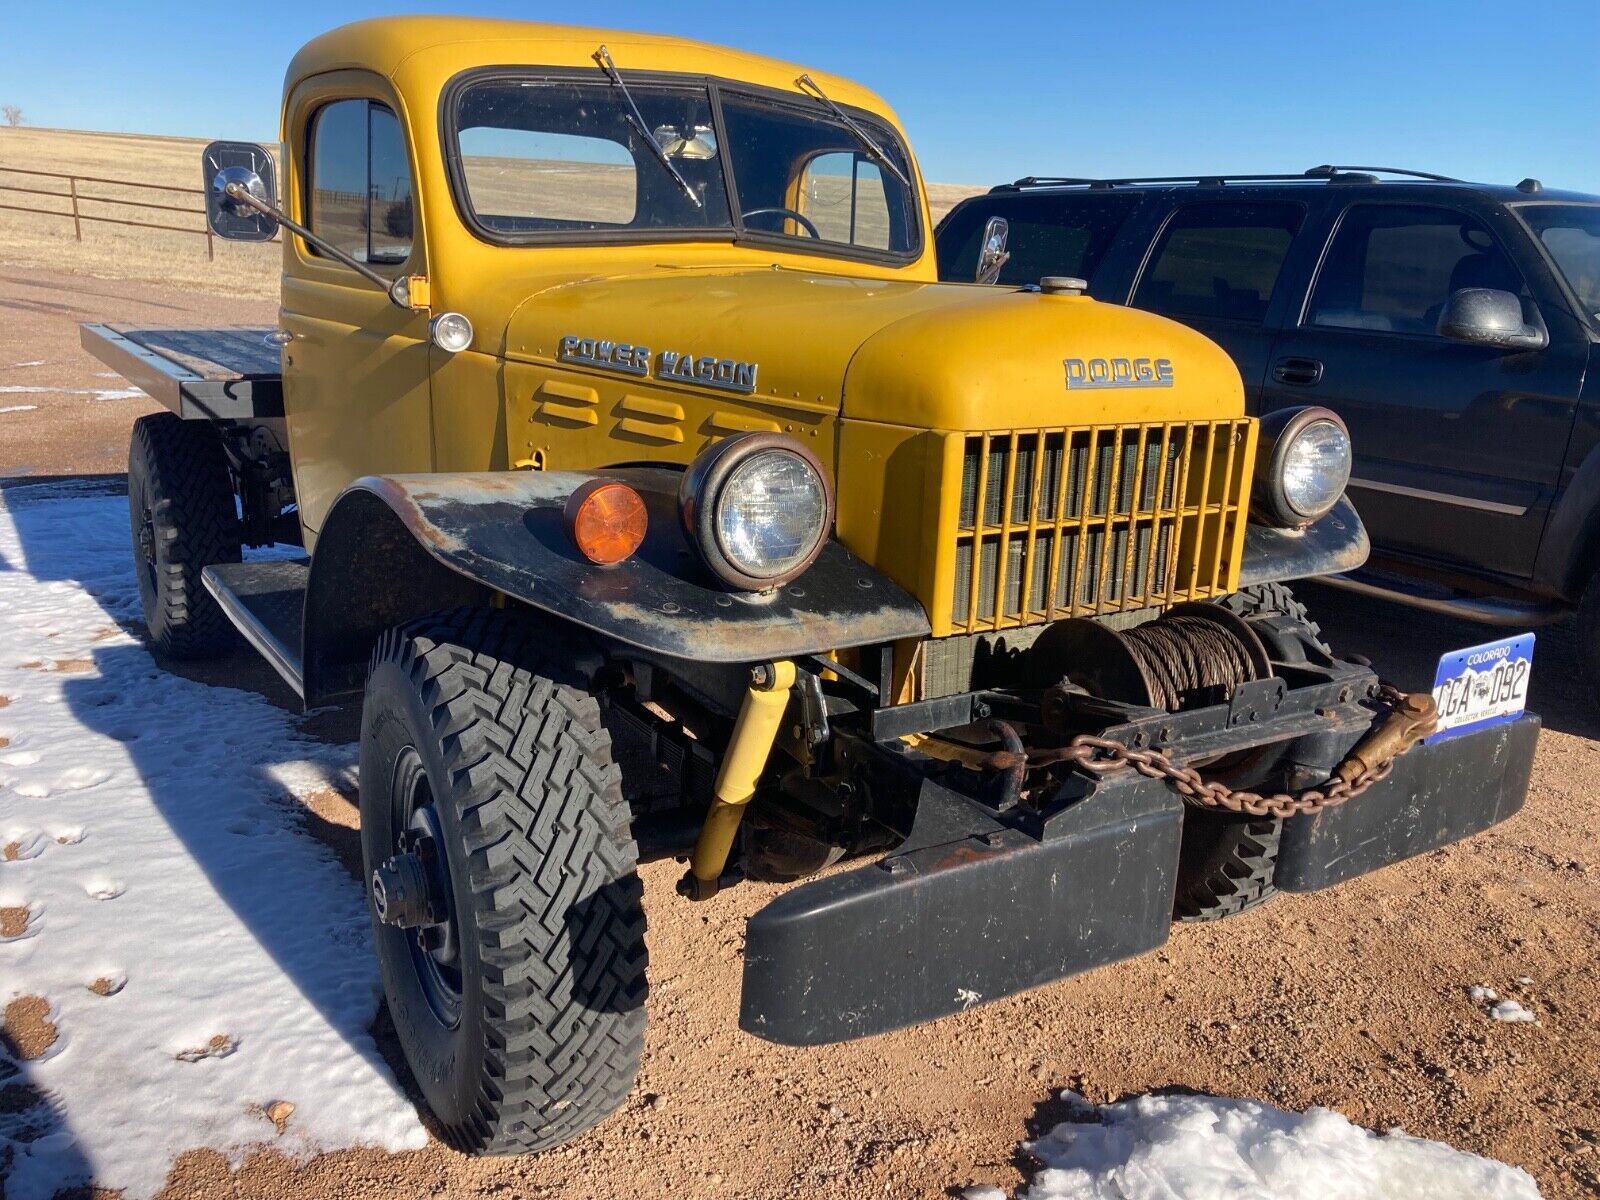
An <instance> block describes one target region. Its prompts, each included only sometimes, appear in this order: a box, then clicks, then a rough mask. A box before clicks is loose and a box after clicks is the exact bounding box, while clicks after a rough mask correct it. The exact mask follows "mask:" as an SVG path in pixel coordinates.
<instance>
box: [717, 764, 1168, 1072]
mask: <svg viewBox="0 0 1600 1200" xmlns="http://www.w3.org/2000/svg"><path fill="white" fill-rule="evenodd" d="M1119 782H1121V781H1119ZM1125 783H1126V786H1109V787H1102V788H1100V789H1099V790H1097V791H1096V792H1095V793H1094V794H1093V795H1091V796H1089V797H1087V798H1086V799H1084V800H1082V801H1080V802H1078V803H1077V804H1075V805H1072V806H1071V807H1069V808H1067V809H1066V810H1064V811H1062V812H1060V813H1058V814H1055V815H1053V816H1052V817H1051V818H1050V819H1049V822H1048V824H1047V832H1046V836H1045V838H1044V839H1043V840H1041V839H1039V838H1035V837H1033V836H1030V835H1029V834H1027V833H1025V832H1023V831H1021V830H1019V829H1015V828H1005V827H1002V826H999V825H996V824H994V823H992V822H985V821H984V820H983V818H982V817H981V815H975V816H974V818H973V820H972V821H971V822H970V824H969V825H968V828H967V829H965V830H962V829H959V828H952V827H951V826H950V825H949V824H947V825H946V830H947V833H948V835H949V836H948V837H942V838H938V839H934V840H936V841H937V843H938V844H932V845H929V844H923V845H922V846H921V847H920V848H918V849H912V850H902V851H900V852H897V853H895V854H893V855H891V856H890V857H888V858H885V859H883V860H882V861H881V862H878V863H874V864H873V865H871V866H868V867H863V868H860V869H858V870H855V871H850V872H847V873H844V874H840V875H834V876H830V877H828V878H824V879H820V880H817V881H816V882H814V883H809V884H805V885H802V886H800V887H797V888H795V889H793V890H792V891H789V892H786V893H784V894H783V895H782V896H779V897H778V898H777V899H776V900H774V901H773V902H772V903H771V904H769V905H767V907H765V908H764V909H762V910H761V911H760V912H758V913H756V914H755V916H753V917H751V918H750V922H749V925H748V928H747V931H746V939H745V965H744V995H743V1003H742V1007H741V1011H740V1015H739V1024H740V1026H741V1027H742V1028H744V1029H745V1030H746V1031H747V1032H749V1033H752V1034H755V1035H756V1036H757V1037H761V1038H764V1039H766V1040H768V1041H772V1042H779V1043H782V1044H784V1045H791V1046H811V1045H819V1044H822V1043H827V1042H842V1041H848V1040H850V1039H852V1038H859V1037H865V1036H867V1035H869V1034H874V1033H884V1032H887V1031H888V1030H892V1029H900V1028H903V1027H904V1026H907V1025H914V1024H917V1023H919V1022H922V1021H929V1020H932V1019H934V1018H935V1017H941V1016H945V1015H947V1014H949V1013H953V1012H959V1011H961V1010H962V1009H965V1008H970V1007H972V1006H973V1005H975V1004H979V1003H982V1002H986V1001H989V1000H996V999H999V998H1001V997H1002V996H1008V995H1011V994H1012V993H1014V992H1020V991H1022V990H1024V989H1026V988H1031V987H1036V986H1038V985H1040V984H1043V983H1049V982H1050V981H1052V980H1055V979H1060V978H1061V977H1063V976H1066V975H1073V974H1077V973H1078V972H1080V971H1086V970H1089V969H1090V968H1092V967H1098V966H1103V965H1105V964H1106V963H1111V962H1116V961H1118V960H1119V959H1124V958H1131V957H1132V956H1133V955H1136V954H1142V953H1144V952H1145V951H1147V950H1151V949H1153V948H1155V947H1156V946H1159V945H1161V944H1162V943H1163V942H1164V941H1166V939H1167V932H1168V930H1169V928H1170V927H1171V921H1172V897H1173V891H1174V889H1175V887H1176V879H1177V868H1178V845H1179V842H1180V840H1181V836H1182V827H1183V809H1182V805H1181V803H1180V802H1179V801H1178V799H1177V798H1176V796H1175V795H1174V794H1173V793H1172V792H1171V790H1170V789H1168V788H1167V787H1165V786H1164V785H1162V784H1160V783H1158V782H1156V781H1153V780H1147V779H1143V778H1141V777H1140V776H1137V775H1134V774H1133V773H1132V772H1128V775H1127V777H1126V780H1125ZM923 788H924V790H923V799H922V806H923V807H922V809H919V821H920V820H921V819H922V815H921V814H922V812H923V811H924V810H926V809H927V808H929V807H930V802H931V803H932V804H937V803H938V801H939V797H937V796H934V795H930V794H929V793H930V791H931V792H934V793H938V792H943V790H944V789H942V788H940V787H938V785H936V784H934V783H932V782H931V781H929V782H925V783H924V785H923ZM945 795H946V797H948V796H949V793H945ZM946 807H947V811H951V812H954V811H958V808H957V807H956V806H954V805H947V806H946ZM986 825H987V828H986ZM963 833H964V834H965V836H962V834H963ZM915 835H916V831H915V830H914V831H913V839H912V841H913V842H914V841H916V840H917V839H916V836H915ZM909 844H911V843H910V842H908V845H909Z"/></svg>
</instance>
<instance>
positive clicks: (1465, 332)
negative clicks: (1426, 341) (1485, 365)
mask: <svg viewBox="0 0 1600 1200" xmlns="http://www.w3.org/2000/svg"><path fill="white" fill-rule="evenodd" d="M1528 315H1530V316H1531V317H1532V318H1533V319H1532V321H1529V320H1527V319H1525V317H1524V314H1523V309H1522V301H1521V300H1519V299H1517V297H1516V296H1514V295H1512V294H1511V293H1510V292H1503V291H1501V290H1500V289H1499V288H1462V289H1461V290H1460V291H1459V292H1456V293H1454V294H1453V295H1452V296H1451V297H1450V299H1449V300H1447V301H1446V302H1445V306H1444V311H1443V312H1441V313H1440V314H1439V327H1438V328H1439V336H1440V337H1447V338H1454V339H1456V340H1457V341H1461V342H1472V343H1474V344H1476V345H1479V346H1494V347H1496V348H1497V349H1500V350H1543V349H1544V348H1545V347H1546V346H1548V345H1549V344H1550V333H1549V331H1548V330H1547V329H1545V326H1544V322H1543V321H1542V320H1540V318H1539V313H1538V310H1537V309H1532V310H1531V311H1530V313H1529V314H1528Z"/></svg>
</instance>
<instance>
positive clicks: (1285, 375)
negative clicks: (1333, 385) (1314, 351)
mask: <svg viewBox="0 0 1600 1200" xmlns="http://www.w3.org/2000/svg"><path fill="white" fill-rule="evenodd" d="M1272 377H1273V378H1274V379H1276V380H1277V381H1278V382H1279V383H1292V384H1294V385H1295V386H1297V387H1315V386H1316V385H1317V384H1319V383H1321V382H1322V363H1321V362H1320V361H1319V360H1317V359H1315V358H1280V359H1279V360H1278V361H1277V362H1275V363H1273V364H1272Z"/></svg>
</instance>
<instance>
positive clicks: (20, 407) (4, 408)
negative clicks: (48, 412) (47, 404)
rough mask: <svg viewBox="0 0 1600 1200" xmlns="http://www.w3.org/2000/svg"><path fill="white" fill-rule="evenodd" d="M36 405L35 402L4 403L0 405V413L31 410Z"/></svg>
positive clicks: (36, 406)
mask: <svg viewBox="0 0 1600 1200" xmlns="http://www.w3.org/2000/svg"><path fill="white" fill-rule="evenodd" d="M38 407H39V406H38V405H37V404H6V405H0V413H8V412H33V411H34V410H35V409H36V408H38Z"/></svg>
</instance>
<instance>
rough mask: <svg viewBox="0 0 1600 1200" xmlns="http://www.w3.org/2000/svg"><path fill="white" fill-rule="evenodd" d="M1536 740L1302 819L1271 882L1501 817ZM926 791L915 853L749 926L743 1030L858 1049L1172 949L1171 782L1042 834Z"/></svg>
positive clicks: (1407, 847) (1110, 797) (1404, 852)
mask: <svg viewBox="0 0 1600 1200" xmlns="http://www.w3.org/2000/svg"><path fill="white" fill-rule="evenodd" d="M1323 711H1326V710H1323ZM1196 715H1198V714H1196ZM1252 719H1253V718H1252ZM1334 725H1335V726H1336V728H1333V729H1324V730H1321V731H1319V732H1318V733H1316V734H1315V735H1311V736H1310V737H1308V738H1302V739H1301V742H1300V743H1296V745H1301V744H1303V745H1304V746H1306V747H1311V748H1313V749H1316V755H1315V756H1316V757H1328V758H1331V761H1330V762H1329V764H1328V765H1329V766H1331V765H1332V762H1333V761H1337V759H1338V757H1340V756H1342V754H1343V751H1344V750H1347V749H1348V748H1349V746H1350V745H1351V744H1353V742H1354V740H1355V738H1356V737H1358V736H1359V733H1360V732H1361V731H1362V730H1361V728H1360V727H1358V726H1357V725H1356V724H1355V723H1353V722H1351V721H1348V720H1343V721H1339V720H1336V721H1334ZM1538 734H1539V718H1538V717H1537V716H1534V715H1533V714H1531V713H1529V714H1525V715H1524V716H1522V717H1521V718H1519V719H1518V720H1516V721H1514V722H1511V723H1509V724H1506V725H1501V726H1498V727H1495V728H1492V729H1486V730H1483V731H1481V732H1478V733H1474V734H1467V735H1464V736H1461V737H1456V738H1452V739H1449V740H1446V741H1442V742H1438V743H1434V744H1425V745H1420V746H1417V747H1414V748H1413V749H1412V750H1410V751H1409V752H1407V753H1406V754H1405V755H1403V756H1401V758H1399V759H1398V760H1397V761H1396V763H1395V768H1394V771H1393V772H1392V773H1391V774H1390V775H1389V777H1388V778H1387V779H1385V780H1384V781H1383V782H1381V783H1379V784H1377V785H1376V786H1374V787H1373V788H1371V789H1370V790H1368V791H1367V792H1366V793H1365V794H1363V795H1362V796H1360V797H1358V798H1356V799H1355V800H1352V801H1350V802H1348V803H1346V804H1344V805H1341V806H1338V807H1336V808H1331V809H1327V810H1324V811H1323V812H1320V813H1318V814H1316V815H1314V816H1301V817H1295V818H1291V819H1290V820H1289V821H1288V822H1287V823H1286V824H1285V827H1284V831H1283V837H1282V841H1281V847H1280V852H1279V860H1278V868H1277V875H1276V882H1277V885H1278V886H1279V887H1280V888H1283V889H1284V890H1287V891H1312V890H1315V889H1317V888H1322V887H1327V886H1329V885H1330V884H1334V883H1338V882H1341V881H1342V880H1345V879H1349V878H1351V877H1353V876H1355V875H1360V874H1363V873H1365V872H1367V871H1372V870H1376V869H1377V868H1379V867H1382V866H1385V865H1387V864H1389V863H1392V862H1398V861H1400V860H1401V859H1405V858H1409V857H1411V856H1412V855H1415V854H1421V853H1423V852H1425V851H1428V850H1432V849H1435V848H1437V847H1439V846H1443V845H1446V844H1448V843H1450V842H1453V841H1456V840H1457V839H1459V838H1463V837H1466V836H1468V835H1470V834H1473V833H1476V832H1478V831H1480V830H1483V829H1487V828H1488V827H1489V826H1491V825H1494V824H1496V823H1498V822H1500V821H1503V820H1505V819H1506V818H1507V817H1509V816H1511V815H1512V814H1513V813H1515V812H1516V811H1517V810H1518V809H1519V808H1521V807H1522V803H1523V800H1524V798H1525V797H1526V795H1527V791H1528V780H1529V775H1530V773H1531V771H1532V766H1533V753H1534V747H1535V743H1536V742H1537V740H1538ZM1317 748H1320V749H1317ZM921 787H922V794H921V797H920V803H919V808H918V815H917V824H916V826H914V827H913V829H912V832H911V836H910V838H908V839H907V842H906V843H905V845H904V846H902V847H900V848H899V849H898V850H897V851H895V852H894V853H893V854H891V855H890V856H888V857H887V858H885V859H883V860H881V861H880V862H878V863H875V864H873V865H871V866H868V867H863V868H860V869H858V870H854V871H849V872H846V873H843V874H838V875H833V876H830V877H827V878H824V879H820V880H817V881H815V882H813V883H809V884H805V885H803V886H800V887H797V888H794V889H793V890H791V891H788V892H786V893H784V894H783V895H782V896H780V897H778V898H777V899H776V900H774V901H773V902H772V903H771V904H769V905H767V907H766V908H764V909H762V910H761V911H760V912H758V913H756V914H755V916H753V917H752V918H751V919H750V922H749V926H748V930H747V935H746V947H745V967H744V994H743V1003H742V1008H741V1012H740V1021H739V1023H740V1025H741V1026H742V1027H743V1028H744V1029H745V1030H746V1031H748V1032H750V1033H753V1034H755V1035H756V1036H758V1037H761V1038H764V1039H766V1040H768V1041H774V1042H779V1043H783V1044H786V1045H816V1044H821V1043H827V1042H839V1041H847V1040H849V1039H852V1038H858V1037H865V1036H867V1035H869V1034H874V1033H883V1032H886V1031H888V1030H891V1029H899V1028H902V1027H904V1026H907V1025H914V1024H917V1023H919V1022H922V1021H928V1020H932V1019H934V1018H936V1017H941V1016H945V1015H947V1014H949V1013H953V1012H958V1011H960V1010H962V1009H964V1008H969V1007H971V1006H972V1005H974V1004H978V1003H981V1002H986V1001H990V1000H996V999H999V998H1001V997H1003V996H1008V995H1012V994H1014V993H1016V992H1019V991H1023V990H1025V989H1027V988H1031V987H1036V986H1038V985H1040V984H1043V983H1048V982H1051V981H1052V980H1056V979H1061V978H1064V977H1066V976H1069V975H1074V974H1077V973H1079V972H1081V971H1086V970H1089V969H1091V968H1093V967H1098V966H1103V965H1105V964H1107V963H1112V962H1116V961H1118V960H1120V959H1124V958H1129V957H1132V956H1133V955H1136V954H1140V953H1143V952H1145V951H1147V950H1151V949H1154V948H1155V947H1157V946H1159V945H1161V944H1162V943H1163V942H1164V941H1166V939H1167V931H1168V929H1169V927H1170V924H1171V918H1172V907H1173V896H1174V891H1175V887H1176V882H1177V871H1178V852H1179V844H1180V841H1181V838H1182V831H1183V821H1184V816H1185V811H1186V810H1185V808H1184V805H1183V804H1182V802H1181V801H1180V800H1179V799H1178V797H1177V795H1176V793H1174V792H1173V791H1172V790H1171V788H1170V787H1168V786H1167V785H1166V784H1165V783H1164V782H1162V781H1160V780H1155V779H1146V778H1144V777H1143V776H1141V775H1138V774H1137V773H1135V772H1133V771H1131V770H1128V771H1119V772H1116V773H1114V774H1111V775H1108V776H1105V777H1104V778H1102V779H1100V780H1099V781H1097V782H1094V783H1092V784H1088V785H1086V786H1085V788H1084V794H1083V795H1082V796H1081V797H1080V798H1078V799H1075V800H1073V801H1070V802H1068V803H1067V804H1065V805H1064V806H1063V807H1062V808H1061V809H1060V810H1059V811H1057V812H1054V813H1052V814H1049V815H1048V816H1047V817H1045V818H1043V819H1042V820H1041V821H1038V822H1035V823H1034V827H1033V828H1032V829H1029V828H1025V827H1022V826H1019V824H1018V823H1017V822H1012V821H1007V820H1006V819H1004V817H1003V815H1002V814H998V813H993V812H991V811H988V810H985V809H984V808H983V807H982V806H981V805H979V804H977V803H975V802H973V801H971V800H969V799H967V798H965V797H963V796H960V795H958V794H957V793H955V792H952V791H950V790H949V789H947V788H945V787H943V786H941V785H940V784H938V783H936V782H934V781H933V780H932V779H924V780H923V781H922V784H921Z"/></svg>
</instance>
